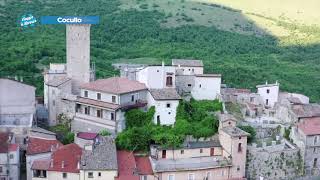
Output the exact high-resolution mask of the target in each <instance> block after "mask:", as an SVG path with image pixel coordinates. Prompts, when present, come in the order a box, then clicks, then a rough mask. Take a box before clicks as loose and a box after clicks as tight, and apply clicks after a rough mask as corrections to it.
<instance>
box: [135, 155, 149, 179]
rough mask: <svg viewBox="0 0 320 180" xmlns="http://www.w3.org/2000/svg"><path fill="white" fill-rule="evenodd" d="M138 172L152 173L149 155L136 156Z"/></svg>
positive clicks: (143, 173)
mask: <svg viewBox="0 0 320 180" xmlns="http://www.w3.org/2000/svg"><path fill="white" fill-rule="evenodd" d="M135 160H136V165H137V169H138V173H139V174H142V175H152V174H153V171H152V167H151V163H150V159H149V157H148V156H143V157H142V156H135Z"/></svg>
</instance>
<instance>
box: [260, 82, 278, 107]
mask: <svg viewBox="0 0 320 180" xmlns="http://www.w3.org/2000/svg"><path fill="white" fill-rule="evenodd" d="M257 89H258V94H259V95H260V96H261V97H262V99H263V101H264V105H265V107H267V108H268V107H269V108H273V107H274V104H275V103H276V102H278V98H279V83H278V82H276V83H275V84H268V82H266V84H264V85H258V86H257Z"/></svg>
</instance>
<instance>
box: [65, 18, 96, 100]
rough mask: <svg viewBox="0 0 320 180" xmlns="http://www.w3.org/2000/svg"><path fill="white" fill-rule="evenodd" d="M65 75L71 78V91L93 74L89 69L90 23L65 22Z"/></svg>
mask: <svg viewBox="0 0 320 180" xmlns="http://www.w3.org/2000/svg"><path fill="white" fill-rule="evenodd" d="M66 26H67V27H66V36H67V37H66V38H67V45H66V46H67V76H68V77H69V78H71V79H72V93H73V94H79V92H80V89H79V86H80V85H81V84H82V83H87V82H89V81H90V80H91V79H92V78H93V76H92V74H94V72H91V69H90V26H91V25H90V24H67V25H66Z"/></svg>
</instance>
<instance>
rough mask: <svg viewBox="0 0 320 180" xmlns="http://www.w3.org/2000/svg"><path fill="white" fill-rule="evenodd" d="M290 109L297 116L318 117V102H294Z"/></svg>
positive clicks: (319, 107) (319, 110)
mask: <svg viewBox="0 0 320 180" xmlns="http://www.w3.org/2000/svg"><path fill="white" fill-rule="evenodd" d="M292 111H293V112H294V113H295V115H296V116H298V117H320V104H295V105H293V106H292Z"/></svg>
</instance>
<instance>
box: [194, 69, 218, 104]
mask: <svg viewBox="0 0 320 180" xmlns="http://www.w3.org/2000/svg"><path fill="white" fill-rule="evenodd" d="M194 82H195V83H194V87H193V88H192V90H191V96H192V97H193V98H194V99H196V100H215V99H218V98H219V96H220V89H221V75H220V74H201V75H195V78H194Z"/></svg>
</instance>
